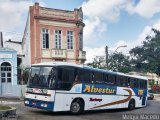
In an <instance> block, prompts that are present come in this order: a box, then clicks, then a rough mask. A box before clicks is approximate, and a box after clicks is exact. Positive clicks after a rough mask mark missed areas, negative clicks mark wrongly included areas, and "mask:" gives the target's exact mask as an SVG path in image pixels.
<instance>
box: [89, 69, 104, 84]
mask: <svg viewBox="0 0 160 120" xmlns="http://www.w3.org/2000/svg"><path fill="white" fill-rule="evenodd" d="M92 74H93V75H92V76H93V81H94V82H95V83H103V82H104V81H103V73H102V72H97V71H93V72H92Z"/></svg>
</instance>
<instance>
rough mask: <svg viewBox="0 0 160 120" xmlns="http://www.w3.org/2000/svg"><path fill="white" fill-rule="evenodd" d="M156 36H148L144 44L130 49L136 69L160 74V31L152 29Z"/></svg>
mask: <svg viewBox="0 0 160 120" xmlns="http://www.w3.org/2000/svg"><path fill="white" fill-rule="evenodd" d="M152 31H153V32H154V33H155V36H154V37H151V36H147V37H146V40H145V41H144V42H143V44H142V46H138V47H135V48H133V49H131V50H130V54H131V56H132V64H133V65H134V68H135V71H141V72H153V73H157V74H160V31H158V30H156V29H152Z"/></svg>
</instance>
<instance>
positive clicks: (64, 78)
mask: <svg viewBox="0 0 160 120" xmlns="http://www.w3.org/2000/svg"><path fill="white" fill-rule="evenodd" d="M73 81H74V69H73V68H65V67H61V68H59V69H58V81H57V89H60V90H69V89H70V88H71V87H72V84H73Z"/></svg>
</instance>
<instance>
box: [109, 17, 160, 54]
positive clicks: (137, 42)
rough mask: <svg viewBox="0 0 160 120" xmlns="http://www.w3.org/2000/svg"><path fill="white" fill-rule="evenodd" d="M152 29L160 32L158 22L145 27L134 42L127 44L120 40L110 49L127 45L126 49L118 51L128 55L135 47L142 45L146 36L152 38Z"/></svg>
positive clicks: (159, 23)
mask: <svg viewBox="0 0 160 120" xmlns="http://www.w3.org/2000/svg"><path fill="white" fill-rule="evenodd" d="M152 28H155V29H157V30H160V20H158V21H156V22H155V23H153V24H152V25H147V26H145V27H144V29H143V31H142V33H141V34H139V36H138V37H137V39H136V40H134V41H132V42H128V41H123V40H120V41H119V42H118V43H116V44H115V45H114V46H115V47H113V48H112V49H115V48H116V47H118V46H121V45H127V47H125V48H123V49H122V48H121V49H119V51H120V52H123V53H125V54H128V52H129V51H130V50H131V49H132V48H134V47H136V46H140V45H142V43H143V41H145V38H146V37H147V36H152V37H153V36H154V35H155V34H154V32H153V31H152Z"/></svg>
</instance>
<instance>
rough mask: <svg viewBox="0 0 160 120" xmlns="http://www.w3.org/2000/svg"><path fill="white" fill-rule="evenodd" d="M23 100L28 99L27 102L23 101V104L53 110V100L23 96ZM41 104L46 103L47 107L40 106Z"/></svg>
mask: <svg viewBox="0 0 160 120" xmlns="http://www.w3.org/2000/svg"><path fill="white" fill-rule="evenodd" d="M25 101H28V104H26V103H24V104H25V106H28V107H35V108H39V109H43V110H47V111H53V108H54V102H48V101H42V100H35V99H28V98H25V100H24V102H25ZM42 104H47V107H44V106H43V107H42V106H41V105H42Z"/></svg>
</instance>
